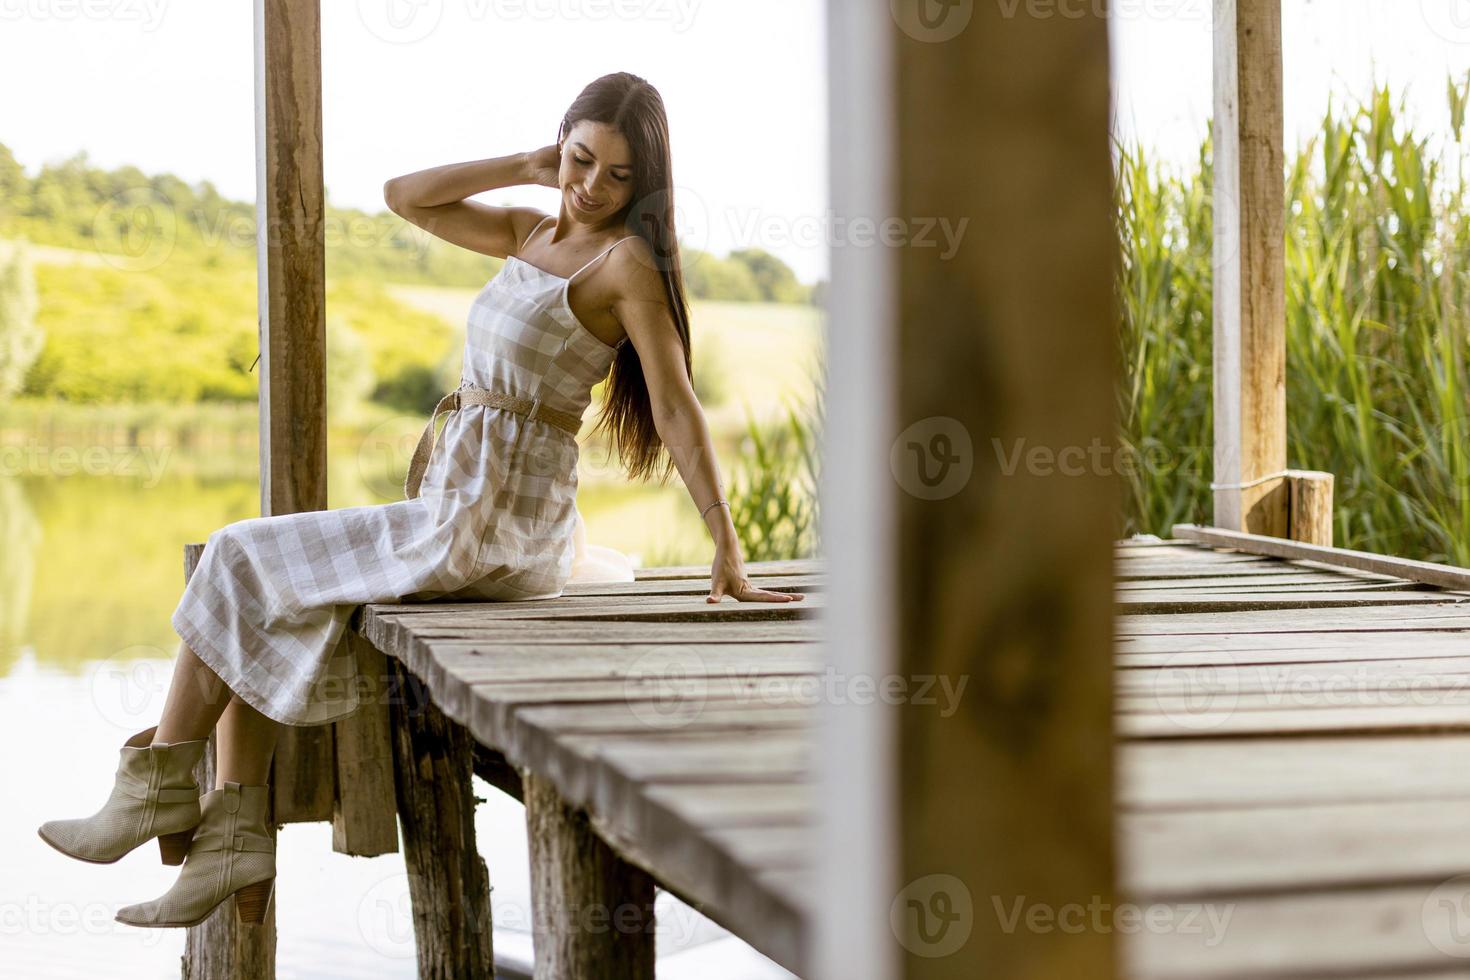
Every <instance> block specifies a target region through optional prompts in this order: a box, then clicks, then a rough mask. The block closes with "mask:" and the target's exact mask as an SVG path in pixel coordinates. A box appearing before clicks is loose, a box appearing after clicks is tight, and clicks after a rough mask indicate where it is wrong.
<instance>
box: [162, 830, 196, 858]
mask: <svg viewBox="0 0 1470 980" xmlns="http://www.w3.org/2000/svg"><path fill="white" fill-rule="evenodd" d="M193 840H194V831H193V830H181V831H179V832H178V833H176V834H163V835H161V836H160V837H159V838H158V852H159V854H160V855H162V857H163V863H164V864H169V865H174V866H178V865H180V864H183V863H184V856H185V855H187V854H188V853H189V844H190V843H192V842H193Z"/></svg>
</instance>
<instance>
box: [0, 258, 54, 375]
mask: <svg viewBox="0 0 1470 980" xmlns="http://www.w3.org/2000/svg"><path fill="white" fill-rule="evenodd" d="M37 305H38V304H37V301H36V277H35V274H34V273H33V272H32V270H31V260H30V254H29V252H28V251H27V249H26V246H25V245H24V244H21V243H18V244H16V245H15V246H14V247H13V248H12V249H11V250H10V255H9V258H8V259H6V260H5V261H4V264H3V265H0V398H9V397H11V396H12V395H14V394H15V393H16V392H18V391H19V390H20V387H21V385H22V384H23V383H24V382H25V377H26V372H27V371H29V370H30V368H31V365H32V364H34V363H35V362H36V358H37V357H38V356H40V353H41V346H42V344H44V343H45V340H46V333H45V331H43V330H42V329H41V328H40V327H39V326H38V325H37V324H36V309H37Z"/></svg>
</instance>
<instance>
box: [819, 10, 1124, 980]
mask: <svg viewBox="0 0 1470 980" xmlns="http://www.w3.org/2000/svg"><path fill="white" fill-rule="evenodd" d="M938 6H939V5H932V4H931V5H929V7H928V8H927V9H926V8H924V7H923V5H918V4H896V5H892V7H890V5H888V4H878V5H863V4H849V3H847V2H846V0H831V2H830V3H829V4H828V14H829V22H830V23H831V25H832V27H831V29H832V43H833V48H834V50H833V51H832V52H831V58H830V63H831V64H832V65H833V77H832V84H831V86H830V90H831V91H832V92H833V100H834V103H842V104H843V105H842V107H841V108H838V107H836V106H834V109H833V116H834V118H833V125H832V133H833V141H834V142H833V146H832V148H831V152H830V153H829V159H830V160H831V161H832V167H833V173H832V184H833V188H834V198H835V201H834V210H835V212H836V213H837V215H838V217H839V218H841V219H842V220H844V221H846V222H850V223H855V222H857V221H858V220H860V219H864V220H868V221H871V222H873V223H875V224H877V225H878V227H879V228H884V227H885V225H886V228H887V232H886V233H885V234H884V235H882V236H880V237H877V238H876V240H873V239H870V240H869V241H867V242H865V243H863V244H866V245H867V246H868V247H866V248H862V247H857V243H855V242H847V243H844V244H845V246H846V247H844V248H838V249H834V250H833V252H832V262H833V269H832V272H833V274H832V290H831V294H832V297H833V299H832V309H831V312H830V317H831V321H832V323H833V325H834V331H833V335H832V338H831V348H832V355H831V356H832V364H831V368H830V370H829V377H830V379H831V381H830V385H831V389H830V390H831V392H832V396H831V397H832V402H831V406H830V412H829V416H828V417H829V420H830V424H831V426H832V429H831V430H830V431H829V432H828V433H827V440H828V443H827V445H828V451H829V453H830V454H831V457H832V461H833V465H832V467H831V469H830V470H829V469H828V468H827V467H824V472H823V480H824V512H823V518H824V522H826V523H827V526H828V529H829V530H828V532H827V533H825V534H824V535H823V538H824V540H825V541H828V542H831V543H832V544H831V547H832V553H831V555H830V560H831V563H832V568H833V578H832V583H831V593H832V599H831V600H830V601H831V602H832V606H833V609H832V613H831V616H830V617H824V618H828V619H829V620H830V623H831V627H830V628H831V629H832V631H833V632H832V634H831V635H830V638H829V640H828V644H829V649H830V650H832V651H833V653H832V654H831V655H830V657H831V661H832V662H833V663H834V664H835V666H836V667H837V669H839V670H840V671H841V672H842V673H843V674H844V675H846V676H850V677H859V676H868V678H869V680H873V681H875V682H876V683H877V686H878V689H879V690H880V691H885V696H884V697H880V698H878V699H877V703H876V704H874V705H872V706H870V707H867V708H857V707H852V706H850V705H847V704H845V703H841V704H837V705H829V706H826V707H825V708H824V710H826V711H827V712H828V716H829V719H832V720H833V721H835V726H833V725H830V724H829V726H827V727H829V728H832V727H835V728H837V729H838V730H840V733H841V739H842V741H841V743H838V742H837V741H836V740H835V739H827V740H826V741H825V742H824V746H825V751H824V755H823V757H822V758H821V759H820V761H819V766H818V768H819V769H825V768H826V767H829V766H834V767H836V768H837V770H838V772H837V773H836V774H833V773H827V772H823V773H822V777H823V779H824V780H826V783H825V784H824V795H825V798H824V803H823V807H824V810H825V812H826V814H827V816H826V818H825V820H824V827H823V836H824V837H825V836H826V835H827V834H829V833H831V834H833V835H834V836H835V838H840V843H841V847H840V848H839V847H838V846H836V845H835V843H834V846H827V845H826V842H825V840H824V842H823V853H822V859H821V861H820V862H819V864H820V865H824V866H825V868H824V870H823V871H822V872H821V873H822V874H823V875H824V886H823V887H822V890H821V892H820V894H819V895H818V897H817V900H816V903H815V908H816V909H817V910H818V912H817V914H818V916H819V918H821V919H823V920H824V922H823V923H822V924H819V926H818V931H819V935H818V949H817V956H816V969H814V970H813V971H812V973H813V975H814V976H823V977H826V976H832V977H837V976H855V975H861V976H865V977H872V978H881V980H888V978H892V977H924V978H926V980H927V978H933V980H951V978H953V980H960V978H964V980H969V978H972V977H981V976H984V977H1089V978H1096V980H1107V978H1109V977H1112V976H1114V975H1115V969H1116V967H1115V961H1114V958H1115V937H1116V935H1117V933H1118V930H1119V925H1120V923H1119V922H1118V921H1115V920H1114V919H1113V918H1112V917H1111V916H1112V913H1113V912H1114V911H1116V908H1117V904H1116V899H1115V897H1114V868H1115V865H1114V857H1113V813H1112V808H1113V781H1112V773H1113V728H1112V677H1111V671H1112V657H1111V650H1112V632H1113V591H1112V563H1113V542H1114V540H1115V538H1116V536H1117V534H1118V533H1119V510H1120V498H1121V494H1120V486H1119V481H1118V478H1117V472H1118V466H1119V464H1118V456H1117V433H1116V429H1115V398H1116V392H1115V378H1116V368H1117V349H1116V348H1117V324H1118V310H1117V306H1116V297H1115V288H1116V276H1117V273H1118V263H1119V255H1120V250H1119V247H1118V242H1117V237H1116V228H1115V221H1114V204H1113V171H1112V160H1111V153H1110V142H1109V128H1108V126H1109V108H1110V106H1109V69H1108V25H1107V20H1106V18H1105V17H1104V16H1102V15H1101V14H1099V13H1098V12H1097V11H1094V10H1090V9H1088V8H1079V10H1078V11H1074V13H1073V15H1072V16H1066V17H1063V16H1051V17H1042V16H1035V15H1027V13H1026V11H1025V10H1024V8H1022V10H1021V11H1020V12H1019V13H1017V14H1016V15H1014V16H1008V15H1007V8H1006V7H1005V5H1003V4H1002V5H984V4H974V5H968V4H951V5H948V6H946V7H944V8H943V10H939V11H938V14H939V16H938V20H935V19H934V16H933V15H934V14H935V12H936V9H937V8H938ZM905 11H907V13H905ZM885 22H886V23H885ZM875 115H876V116H877V117H878V118H877V119H874V118H871V117H873V116H875ZM946 233H948V237H946ZM854 234H856V231H854ZM893 234H897V235H899V236H902V237H900V239H899V240H896V241H895V240H893V237H892V235H893ZM868 406H878V407H879V408H880V409H881V410H882V412H883V414H882V415H881V416H879V417H878V418H876V419H874V418H873V416H872V415H871V413H870V411H869V408H868ZM874 484H881V485H883V486H882V487H881V488H879V489H875V488H874V487H873V486H872V485H874ZM855 502H856V503H855ZM828 504H833V508H832V510H831V511H828V510H827V509H826V508H827V505H828ZM875 607H882V608H883V609H884V610H886V611H884V612H882V614H881V615H875V613H874V611H873V610H874V608H875ZM849 624H852V625H849ZM875 646H877V647H878V648H879V651H880V652H881V651H882V650H887V651H888V652H889V656H888V657H887V659H886V662H885V660H884V659H883V658H881V657H879V656H874V655H872V648H873V647H875ZM870 670H878V671H881V674H880V675H879V676H877V677H872V676H870V675H868V672H869V671H870ZM946 690H948V691H950V695H948V696H947V695H945V694H944V693H942V692H944V691H946ZM885 715H886V716H887V717H886V718H885V717H884V716H885ZM866 730H876V731H878V732H880V733H883V732H885V731H890V730H891V732H892V737H891V738H890V739H889V741H888V743H887V744H877V745H875V744H874V740H873V739H871V738H869V737H867V734H866ZM844 766H845V767H846V770H845V771H843V767H844ZM874 768H882V769H885V770H886V771H887V773H888V775H887V776H886V777H885V778H884V779H883V780H879V781H875V780H873V779H872V778H871V777H870V776H868V775H867V774H866V771H865V770H870V769H874ZM848 777H851V778H850V779H849V778H848ZM853 781H857V782H864V783H870V784H872V783H877V784H878V785H880V786H881V787H882V789H883V793H884V797H883V799H875V798H874V796H873V795H872V794H869V793H867V792H862V793H859V794H856V795H854V794H853V792H852V791H851V790H849V789H848V788H847V785H848V784H849V783H851V782H853ZM873 810H877V811H878V812H877V813H874V812H872V811H873ZM855 821H861V822H863V823H864V824H865V825H866V826H868V827H869V828H870V839H868V840H866V841H864V840H859V839H855V838H854V837H853V836H852V835H851V834H849V833H848V832H847V831H845V830H843V829H841V828H842V826H843V825H844V824H846V823H852V822H855ZM890 855H892V857H890ZM844 862H846V863H848V864H851V863H862V864H864V865H867V864H869V863H872V864H875V865H876V866H878V867H879V868H880V869H882V868H885V867H886V866H889V865H891V866H892V874H891V876H890V884H889V890H887V891H886V892H881V891H880V892H875V891H874V890H873V888H872V885H873V880H872V878H871V876H868V875H867V873H866V872H865V871H862V870H859V871H856V872H852V871H849V870H847V869H846V868H842V867H840V865H842V864H843V863H844ZM853 883H855V884H856V885H857V886H858V887H855V888H848V887H847V886H848V885H849V884H853ZM1092 910H1100V915H1101V917H1102V918H1101V920H1100V921H1099V920H1097V919H1095V918H1094V915H1093V911H1092ZM1013 915H1014V916H1016V918H1014V919H1013V918H1011V916H1013ZM1038 921H1040V922H1042V923H1043V925H1042V926H1037V924H1036V923H1037V922H1038ZM1095 922H1096V925H1094V923H1095ZM1063 923H1068V924H1070V925H1063ZM1078 926H1080V928H1078ZM848 946H851V948H852V951H849V950H848V949H847V948H846V947H848Z"/></svg>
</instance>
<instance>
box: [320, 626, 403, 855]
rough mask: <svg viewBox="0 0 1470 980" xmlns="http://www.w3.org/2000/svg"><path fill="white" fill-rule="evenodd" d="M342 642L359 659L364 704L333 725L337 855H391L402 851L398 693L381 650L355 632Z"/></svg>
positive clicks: (345, 636)
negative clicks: (396, 776) (394, 715)
mask: <svg viewBox="0 0 1470 980" xmlns="http://www.w3.org/2000/svg"><path fill="white" fill-rule="evenodd" d="M342 642H343V643H345V644H347V645H348V647H349V648H350V649H351V651H352V654H353V657H354V658H355V659H356V660H357V678H358V682H359V689H358V696H359V697H360V698H361V703H360V704H359V706H358V709H357V711H355V712H353V713H352V714H351V715H349V716H348V717H347V718H345V719H344V720H342V721H339V722H336V723H335V724H334V725H333V726H332V729H333V732H332V738H333V742H334V744H335V746H336V765H337V780H336V794H335V797H336V799H335V804H334V807H333V810H332V850H334V851H338V852H340V853H342V854H353V855H357V856H358V857H371V856H373V855H376V854H392V853H394V852H395V851H397V850H398V814H397V805H396V801H395V790H394V781H393V732H392V728H391V724H390V718H389V710H388V708H389V701H390V700H391V699H392V697H393V696H394V694H395V693H396V692H395V691H394V689H393V685H392V683H391V681H390V674H389V670H388V659H387V658H386V657H384V656H383V654H382V652H381V651H380V650H378V649H377V648H376V647H374V646H373V645H372V644H371V643H369V642H368V641H367V640H365V639H363V638H362V636H361V635H359V634H358V633H356V632H355V631H353V630H351V629H348V630H347V631H346V632H345V633H344V634H343V636H342Z"/></svg>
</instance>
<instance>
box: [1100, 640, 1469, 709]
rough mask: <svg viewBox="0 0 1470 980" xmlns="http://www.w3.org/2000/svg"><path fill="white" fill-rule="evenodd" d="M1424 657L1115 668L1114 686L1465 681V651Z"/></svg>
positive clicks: (1197, 689)
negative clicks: (1452, 655) (1449, 654)
mask: <svg viewBox="0 0 1470 980" xmlns="http://www.w3.org/2000/svg"><path fill="white" fill-rule="evenodd" d="M1466 649H1470V648H1464V647H1462V648H1461V651H1460V653H1461V654H1462V655H1461V656H1456V657H1438V658H1434V659H1432V660H1430V661H1427V662H1426V661H1424V660H1419V659H1415V660H1361V661H1359V660H1323V661H1317V662H1312V663H1305V664H1300V663H1298V664H1242V665H1239V666H1236V665H1234V664H1218V663H1217V664H1205V665H1202V666H1200V665H1194V664H1180V663H1172V664H1170V665H1169V666H1168V667H1167V668H1164V669H1160V670H1153V669H1143V670H1120V671H1119V672H1118V674H1117V677H1116V680H1115V684H1114V690H1115V691H1116V692H1117V694H1119V695H1128V696H1132V697H1136V698H1141V697H1155V696H1185V695H1190V694H1198V693H1201V692H1204V691H1209V690H1214V691H1220V692H1230V693H1234V694H1270V695H1274V696H1276V697H1277V698H1278V699H1280V700H1281V701H1283V702H1285V701H1290V700H1291V699H1292V698H1293V697H1295V696H1334V695H1341V696H1344V697H1348V696H1352V695H1353V694H1354V693H1355V692H1359V691H1400V692H1405V693H1408V694H1412V692H1414V691H1419V690H1429V691H1436V690H1443V689H1446V688H1454V687H1464V686H1470V656H1464V655H1463V654H1464V653H1465V652H1466Z"/></svg>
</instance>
